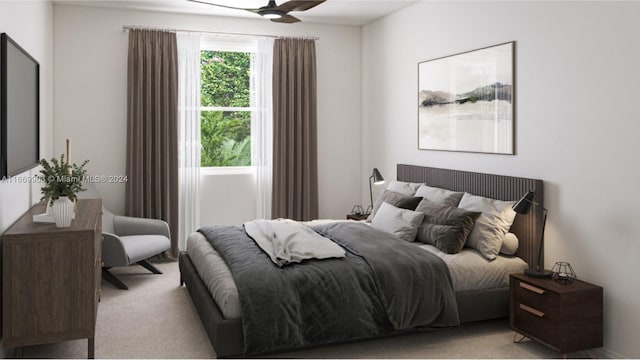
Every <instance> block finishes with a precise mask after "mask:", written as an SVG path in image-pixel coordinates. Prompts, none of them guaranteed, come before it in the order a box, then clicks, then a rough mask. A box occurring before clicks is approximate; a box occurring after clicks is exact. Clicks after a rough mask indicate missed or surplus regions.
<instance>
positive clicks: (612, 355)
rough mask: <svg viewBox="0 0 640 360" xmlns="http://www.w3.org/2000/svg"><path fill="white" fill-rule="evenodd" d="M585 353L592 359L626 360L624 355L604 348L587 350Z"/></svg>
mask: <svg viewBox="0 0 640 360" xmlns="http://www.w3.org/2000/svg"><path fill="white" fill-rule="evenodd" d="M585 353H587V356H589V357H590V358H592V359H626V357H625V356H624V355H622V354H618V353H617V352H615V351H613V350H611V349H607V348H604V347H601V348H597V349H592V350H587V351H585Z"/></svg>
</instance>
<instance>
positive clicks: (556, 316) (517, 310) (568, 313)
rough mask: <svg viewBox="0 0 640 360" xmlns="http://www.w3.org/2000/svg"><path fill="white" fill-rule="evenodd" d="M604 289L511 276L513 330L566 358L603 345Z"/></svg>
mask: <svg viewBox="0 0 640 360" xmlns="http://www.w3.org/2000/svg"><path fill="white" fill-rule="evenodd" d="M602 292H603V291H602V288H601V287H600V286H596V285H593V284H589V283H587V282H584V281H580V280H574V281H573V282H572V283H570V284H561V283H558V282H556V281H553V280H552V279H535V278H530V277H528V276H526V275H525V274H511V287H510V311H509V315H510V316H509V318H510V319H509V321H510V324H511V328H512V329H513V330H514V331H516V332H517V333H520V334H522V335H524V336H526V337H528V338H530V339H532V340H535V341H537V342H539V343H541V344H544V345H546V346H548V347H550V348H552V349H554V350H556V351H558V352H560V353H561V354H564V355H566V354H567V353H572V352H576V351H581V350H587V349H592V348H597V347H601V346H602V317H603V315H602Z"/></svg>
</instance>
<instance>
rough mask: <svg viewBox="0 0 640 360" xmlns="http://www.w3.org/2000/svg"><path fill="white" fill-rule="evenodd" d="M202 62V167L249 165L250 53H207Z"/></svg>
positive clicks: (204, 53)
mask: <svg viewBox="0 0 640 360" xmlns="http://www.w3.org/2000/svg"><path fill="white" fill-rule="evenodd" d="M200 62H201V65H200V67H201V99H200V104H201V106H202V108H203V110H202V112H201V123H200V126H201V142H202V153H201V161H200V166H201V167H212V166H250V165H251V111H250V109H249V107H250V106H251V101H250V94H251V85H250V84H251V81H250V79H251V54H250V53H246V52H228V51H210V50H204V51H201V53H200Z"/></svg>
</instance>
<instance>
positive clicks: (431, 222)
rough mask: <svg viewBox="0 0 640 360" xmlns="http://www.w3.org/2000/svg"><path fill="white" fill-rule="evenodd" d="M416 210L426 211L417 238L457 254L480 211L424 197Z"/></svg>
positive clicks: (444, 250) (449, 252) (448, 252)
mask: <svg viewBox="0 0 640 360" xmlns="http://www.w3.org/2000/svg"><path fill="white" fill-rule="evenodd" d="M416 211H418V212H423V213H424V220H422V225H420V227H419V228H418V233H417V235H416V240H418V241H420V242H423V243H425V244H431V245H434V246H435V247H437V248H438V249H440V250H441V251H442V252H445V253H447V254H457V253H459V252H460V251H461V250H462V248H463V247H464V244H465V242H466V241H467V236H469V233H470V232H471V229H473V224H475V222H476V219H478V217H479V216H480V214H481V213H480V212H479V211H467V210H463V209H459V208H456V207H453V206H449V205H446V204H438V203H435V202H433V201H429V200H427V199H424V200H422V201H421V202H420V204H418V207H417V208H416Z"/></svg>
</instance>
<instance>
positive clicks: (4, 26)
mask: <svg viewBox="0 0 640 360" xmlns="http://www.w3.org/2000/svg"><path fill="white" fill-rule="evenodd" d="M51 29H52V10H51V3H50V2H48V1H0V33H3V32H4V33H7V34H8V35H9V37H11V39H13V40H14V41H15V42H17V43H18V44H19V45H20V46H21V47H22V48H23V49H25V50H26V51H27V52H28V53H29V54H31V56H33V57H34V58H35V59H36V60H38V62H39V63H40V156H42V157H47V156H49V155H50V154H51V127H52V123H51V112H52V111H51V101H52V100H51V88H52V75H51V74H52V64H53V63H52V59H51V42H52V40H51ZM37 173H38V169H37V168H36V169H33V170H30V171H26V172H24V173H22V174H19V175H17V176H15V177H14V178H13V181H14V182H12V181H10V180H5V181H2V180H1V179H0V234H2V233H3V232H4V231H5V230H6V229H7V228H9V226H11V224H13V223H14V222H15V221H16V220H18V218H19V217H20V216H22V214H24V213H25V212H26V211H27V210H28V209H29V208H30V207H31V205H33V204H34V203H36V202H38V200H40V186H39V185H37V184H29V183H24V182H22V183H21V182H18V181H23V180H25V179H26V178H28V177H31V176H33V175H36V174H37ZM18 179H22V180H18ZM0 245H1V243H0ZM0 263H1V261H0ZM6 355H7V354H6V352H5V349H4V347H3V346H2V341H0V358H5V357H6Z"/></svg>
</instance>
